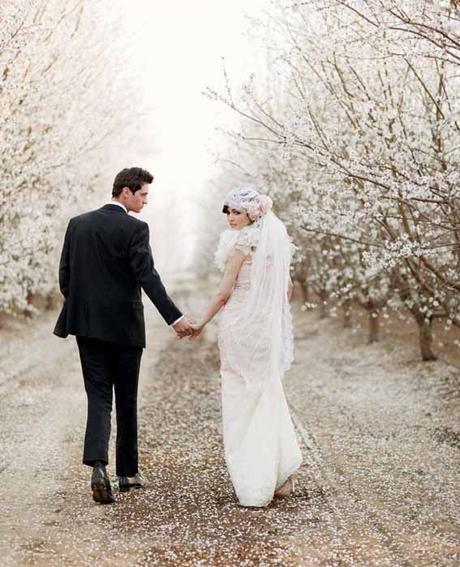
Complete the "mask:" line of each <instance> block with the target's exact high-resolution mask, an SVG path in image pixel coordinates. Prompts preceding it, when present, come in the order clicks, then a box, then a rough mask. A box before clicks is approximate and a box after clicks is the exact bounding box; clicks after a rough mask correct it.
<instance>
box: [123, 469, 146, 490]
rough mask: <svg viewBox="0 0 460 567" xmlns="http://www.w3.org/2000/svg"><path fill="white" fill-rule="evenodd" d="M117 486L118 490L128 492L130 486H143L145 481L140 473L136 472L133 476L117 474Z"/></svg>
mask: <svg viewBox="0 0 460 567" xmlns="http://www.w3.org/2000/svg"><path fill="white" fill-rule="evenodd" d="M118 486H119V487H120V492H128V490H130V489H131V488H144V486H145V481H144V479H143V478H142V475H141V474H140V473H136V474H135V475H134V476H119V477H118Z"/></svg>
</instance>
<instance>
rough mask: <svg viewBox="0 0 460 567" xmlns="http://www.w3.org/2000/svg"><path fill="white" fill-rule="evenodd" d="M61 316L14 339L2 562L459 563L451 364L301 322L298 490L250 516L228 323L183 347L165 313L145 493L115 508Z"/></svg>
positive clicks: (0, 529)
mask: <svg viewBox="0 0 460 567" xmlns="http://www.w3.org/2000/svg"><path fill="white" fill-rule="evenodd" d="M147 310H148V311H150V309H147V306H146V311H147ZM53 317H54V314H50V315H48V316H46V317H43V318H42V319H40V320H37V321H34V322H32V323H31V324H30V325H29V326H28V327H27V328H25V327H18V328H17V329H16V330H13V331H11V332H9V333H8V332H5V331H3V332H2V339H3V340H2V343H1V346H0V356H1V364H2V372H1V373H0V447H1V460H0V480H1V484H0V540H1V545H0V557H1V558H2V559H1V564H2V566H3V565H46V566H52V565H64V564H66V565H90V564H94V563H97V564H100V565H117V566H118V565H120V566H121V565H157V564H158V565H226V566H228V565H238V566H239V565H283V566H289V565H328V566H329V565H330V566H336V565H337V566H339V565H340V566H343V565H350V566H351V565H363V566H368V565H378V566H382V565H388V566H394V565H414V566H417V567H418V566H423V565H430V566H431V565H456V564H458V562H459V561H460V526H459V517H458V511H459V508H460V506H459V505H460V482H459V477H458V470H459V460H460V459H459V456H460V429H459V422H458V421H459V420H458V416H459V409H460V397H459V396H460V385H459V381H460V378H459V370H458V369H456V368H455V367H452V366H448V365H447V364H446V363H444V362H439V361H438V362H432V363H421V362H419V361H418V359H417V353H416V352H415V351H411V350H410V348H408V347H407V346H395V344H392V343H390V342H383V343H380V344H377V345H373V346H368V345H364V344H363V342H362V338H358V337H356V336H353V335H352V334H350V333H349V332H347V331H343V330H341V329H339V328H338V326H337V324H336V323H334V321H321V320H319V319H318V316H317V315H316V314H315V313H301V312H300V311H298V312H296V362H295V365H294V366H293V368H292V369H291V371H290V372H289V374H288V375H287V377H286V381H285V386H286V393H287V397H288V400H289V404H290V407H291V410H292V412H293V417H294V421H295V424H296V427H297V431H298V434H299V439H300V441H301V447H302V450H303V454H304V460H305V462H304V466H303V467H302V469H301V474H300V478H299V484H298V489H297V491H296V493H295V494H294V495H293V496H292V497H291V498H288V499H279V500H276V501H275V502H274V503H273V505H271V506H270V507H269V508H266V509H257V510H254V509H245V508H241V507H239V506H238V505H237V502H236V500H235V497H234V494H233V491H232V487H231V484H230V481H229V478H228V476H227V473H226V469H225V463H224V460H223V453H222V437H221V423H220V391H219V371H218V366H219V362H218V351H217V347H216V343H215V328H212V329H211V330H210V331H209V332H208V333H207V335H206V336H205V337H203V338H202V339H200V340H198V341H196V342H193V341H186V340H183V341H177V340H176V339H175V338H174V337H173V335H172V333H171V331H170V330H169V329H168V328H167V327H166V326H164V324H163V323H162V322H161V320H160V319H159V318H158V316H157V315H153V316H152V317H149V333H148V334H149V337H148V342H149V347H148V349H147V350H146V351H145V352H144V357H143V364H142V372H141V391H140V424H141V426H140V452H141V466H142V471H143V473H144V476H145V477H146V479H147V486H146V488H145V489H144V490H138V491H135V492H130V493H128V494H122V495H121V494H119V493H118V491H117V490H116V486H115V491H116V502H115V504H114V505H111V506H101V505H97V504H94V503H93V501H92V499H91V495H90V490H89V476H90V469H88V468H87V467H84V466H83V465H81V464H80V461H81V452H82V439H83V432H84V420H85V411H86V401H85V396H84V391H83V385H82V379H81V375H80V368H79V360H78V356H77V352H76V348H75V344H74V340H73V339H72V338H70V339H68V340H67V341H62V340H59V339H57V338H54V337H52V336H51V335H50V332H51V328H52V324H53ZM114 433H115V431H114ZM112 454H113V451H112ZM111 472H113V470H112V469H111Z"/></svg>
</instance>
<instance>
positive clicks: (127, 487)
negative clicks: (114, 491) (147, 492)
mask: <svg viewBox="0 0 460 567" xmlns="http://www.w3.org/2000/svg"><path fill="white" fill-rule="evenodd" d="M119 488H120V492H129V491H130V490H131V488H144V487H143V485H142V484H120V485H119Z"/></svg>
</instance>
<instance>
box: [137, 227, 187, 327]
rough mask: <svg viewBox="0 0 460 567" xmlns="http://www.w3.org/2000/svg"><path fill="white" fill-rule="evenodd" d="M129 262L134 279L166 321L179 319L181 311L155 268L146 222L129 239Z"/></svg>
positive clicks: (172, 321)
mask: <svg viewBox="0 0 460 567" xmlns="http://www.w3.org/2000/svg"><path fill="white" fill-rule="evenodd" d="M129 262H130V265H131V268H132V270H133V274H134V277H135V279H136V281H137V282H138V283H139V284H140V286H141V287H142V289H143V290H144V291H145V293H146V294H147V296H148V297H149V298H150V300H151V301H152V303H153V304H154V305H155V307H156V308H157V309H158V311H159V313H160V315H161V316H162V317H163V319H164V320H165V321H166V323H167V324H168V325H171V324H172V323H174V322H175V321H176V320H177V319H179V318H180V317H181V316H182V313H181V311H180V310H179V309H178V308H177V307H176V306H175V305H174V303H173V301H172V300H171V298H170V297H169V296H168V294H167V293H166V289H165V287H164V285H163V282H162V281H161V278H160V275H159V274H158V272H157V271H156V270H155V266H154V263H153V257H152V250H151V248H150V244H149V227H148V225H147V224H143V225H142V226H141V227H140V228H139V229H138V230H137V231H136V232H135V233H134V235H133V237H132V239H131V242H130V244H129Z"/></svg>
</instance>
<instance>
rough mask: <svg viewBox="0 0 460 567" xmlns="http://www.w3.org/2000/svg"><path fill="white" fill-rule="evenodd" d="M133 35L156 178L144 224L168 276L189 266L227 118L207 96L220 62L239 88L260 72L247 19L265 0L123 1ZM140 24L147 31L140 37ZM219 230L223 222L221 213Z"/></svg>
mask: <svg viewBox="0 0 460 567" xmlns="http://www.w3.org/2000/svg"><path fill="white" fill-rule="evenodd" d="M122 3H123V4H124V6H123V9H124V10H125V11H126V18H127V28H131V29H132V30H133V37H136V41H134V42H133V58H134V59H135V61H136V63H137V64H138V67H139V69H140V75H139V88H141V89H142V91H143V92H144V96H145V101H146V102H147V103H148V104H149V105H150V106H151V109H152V110H151V112H149V117H148V119H147V121H146V123H145V127H146V128H148V129H150V130H151V132H149V134H151V140H152V143H151V144H147V147H146V148H145V150H146V151H145V155H144V156H142V158H141V159H142V160H143V161H142V164H141V165H143V166H144V167H146V168H147V169H150V170H151V171H152V173H153V174H154V175H155V181H154V184H153V185H152V188H151V194H152V198H151V202H150V205H149V207H148V208H147V209H146V212H145V213H143V216H144V218H145V219H146V220H148V221H149V224H150V225H151V233H152V242H153V249H154V253H155V256H156V260H157V263H158V265H159V266H160V268H161V269H162V272H163V273H165V272H169V273H171V272H174V271H176V270H177V269H178V268H179V267H181V266H183V265H185V264H186V263H187V262H188V261H189V260H190V258H191V253H192V248H193V244H194V235H196V232H197V226H196V223H197V219H198V218H199V208H198V206H197V203H198V202H199V197H200V195H201V194H202V191H203V186H204V182H205V180H206V179H207V178H208V177H209V176H210V174H211V175H212V172H211V170H210V164H211V162H212V156H211V155H210V152H209V149H210V148H212V147H213V144H214V143H215V141H213V138H214V140H215V134H214V128H215V127H216V126H219V125H221V124H222V121H223V120H226V121H227V123H228V121H229V120H231V118H230V115H229V113H227V112H226V111H225V109H224V108H221V106H220V105H218V104H217V103H213V102H212V101H210V100H209V99H207V98H206V97H204V96H203V95H202V91H203V90H204V89H205V88H206V86H211V87H219V88H220V87H221V86H222V84H223V75H222V59H221V58H222V57H225V59H226V66H227V68H228V70H229V73H230V75H231V77H232V79H234V80H235V81H236V82H238V80H242V79H244V78H245V77H247V75H248V74H249V73H250V72H251V71H253V70H254V65H255V53H254V47H253V46H251V44H250V41H249V40H248V39H247V37H246V36H245V32H246V30H247V28H248V21H247V19H246V14H247V13H248V12H249V13H250V14H251V15H253V14H255V13H257V12H258V10H260V9H261V8H262V6H263V5H266V4H267V0H251V2H247V1H244V0H190V1H187V0H130V1H129V2H128V1H127V0H122ZM140 22H141V23H142V25H143V29H142V30H141V31H140V32H138V31H137V32H136V31H135V30H138V29H139V24H140ZM216 222H222V219H221V218H220V216H219V211H216Z"/></svg>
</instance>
